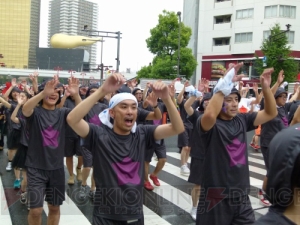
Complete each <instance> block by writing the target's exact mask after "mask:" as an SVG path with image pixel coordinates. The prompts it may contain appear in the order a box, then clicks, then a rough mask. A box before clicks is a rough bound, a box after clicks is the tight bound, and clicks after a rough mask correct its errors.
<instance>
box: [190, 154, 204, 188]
mask: <svg viewBox="0 0 300 225" xmlns="http://www.w3.org/2000/svg"><path fill="white" fill-rule="evenodd" d="M203 164H204V159H198V158H195V157H191V164H190V176H189V179H188V182H190V183H192V184H198V185H201V182H202V177H203Z"/></svg>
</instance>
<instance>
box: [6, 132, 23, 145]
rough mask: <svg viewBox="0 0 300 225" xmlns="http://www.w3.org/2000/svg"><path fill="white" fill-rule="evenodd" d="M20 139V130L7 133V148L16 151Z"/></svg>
mask: <svg viewBox="0 0 300 225" xmlns="http://www.w3.org/2000/svg"><path fill="white" fill-rule="evenodd" d="M20 138H21V131H20V130H16V129H12V130H11V131H10V132H8V135H7V148H8V149H10V150H12V149H17V148H18V147H19V143H20Z"/></svg>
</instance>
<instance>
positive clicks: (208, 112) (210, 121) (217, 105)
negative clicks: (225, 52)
mask: <svg viewBox="0 0 300 225" xmlns="http://www.w3.org/2000/svg"><path fill="white" fill-rule="evenodd" d="M242 66H243V63H239V64H237V65H234V67H233V68H232V69H231V70H230V71H228V72H227V73H226V74H225V76H224V78H220V80H219V81H218V84H217V85H216V87H215V90H214V92H215V94H214V95H213V96H212V98H211V99H210V101H209V104H208V106H207V107H206V109H205V111H204V114H203V116H202V117H201V120H200V126H201V128H202V129H203V130H204V131H209V130H210V129H211V128H213V126H214V125H215V123H216V121H217V117H218V115H219V113H220V112H221V109H222V106H223V102H224V97H225V94H227V95H228V94H230V92H231V89H232V88H233V86H234V82H236V81H240V80H241V79H242V77H243V75H239V76H237V72H238V71H239V69H240V68H241V67H242ZM229 89H230V90H229Z"/></svg>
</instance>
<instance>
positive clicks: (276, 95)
mask: <svg viewBox="0 0 300 225" xmlns="http://www.w3.org/2000/svg"><path fill="white" fill-rule="evenodd" d="M282 93H285V94H287V91H286V90H285V89H284V88H282V87H280V88H278V89H277V91H276V92H275V95H274V97H275V98H278V96H279V95H281V94H282Z"/></svg>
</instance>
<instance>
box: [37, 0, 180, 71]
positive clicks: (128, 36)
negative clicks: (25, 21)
mask: <svg viewBox="0 0 300 225" xmlns="http://www.w3.org/2000/svg"><path fill="white" fill-rule="evenodd" d="M49 1H50V0H42V1H41V23H40V47H47V38H48V6H49ZM90 1H92V2H96V3H98V6H99V16H98V30H99V31H109V32H117V31H120V32H121V33H122V35H121V37H122V39H121V42H120V71H121V72H122V71H126V69H127V68H130V69H131V71H137V70H139V69H140V68H141V67H142V66H145V65H148V64H149V63H150V62H152V59H153V57H154V55H153V54H152V53H150V52H149V50H148V49H147V45H146V39H147V38H148V37H150V29H152V28H154V27H155V26H156V25H157V24H158V15H159V14H161V13H162V11H163V10H164V9H165V10H167V11H174V12H178V11H181V12H182V11H183V0H90ZM96 44H97V48H98V52H97V62H99V64H100V55H101V44H100V43H99V42H98V43H96ZM116 57H117V39H114V38H105V39H104V43H103V58H102V61H103V63H104V65H106V66H113V68H114V69H115V68H116V60H115V58H116Z"/></svg>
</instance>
